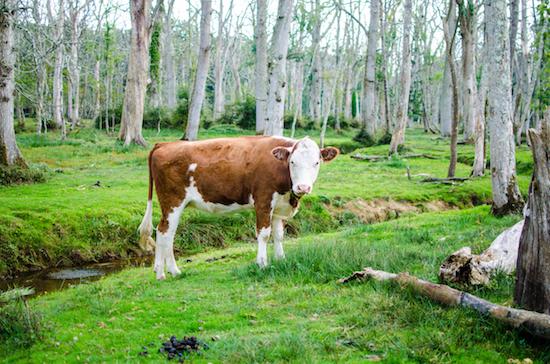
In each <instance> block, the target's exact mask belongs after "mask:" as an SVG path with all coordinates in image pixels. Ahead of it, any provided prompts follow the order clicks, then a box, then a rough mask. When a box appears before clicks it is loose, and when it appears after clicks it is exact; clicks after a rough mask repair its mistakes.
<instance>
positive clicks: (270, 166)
mask: <svg viewBox="0 0 550 364" xmlns="http://www.w3.org/2000/svg"><path fill="white" fill-rule="evenodd" d="M294 144H295V142H294V141H292V140H287V139H283V138H273V137H264V136H251V137H239V138H220V139H210V140H204V141H193V142H189V141H176V142H168V143H159V144H156V145H155V147H154V149H153V151H151V154H150V168H151V176H152V179H153V180H154V185H155V189H156V192H157V196H158V200H159V203H160V206H161V210H162V217H161V220H160V223H159V226H158V230H159V231H160V232H165V231H166V230H167V229H168V221H167V218H168V215H169V214H170V212H171V211H172V209H174V208H175V207H177V206H180V205H181V203H182V201H183V200H184V199H185V189H186V188H187V187H188V186H189V185H190V184H191V182H190V177H191V176H193V179H194V182H195V186H196V188H197V190H198V191H199V193H200V194H201V196H202V198H203V199H204V201H205V202H212V203H216V204H223V205H230V204H232V203H235V202H236V203H238V204H241V205H245V204H247V203H249V201H250V196H252V198H253V199H254V205H255V209H256V225H257V229H258V231H259V230H260V229H261V228H263V227H269V226H270V212H271V200H272V197H273V193H274V192H278V193H280V194H285V193H287V192H289V191H290V189H291V187H292V186H291V180H290V172H289V169H288V161H287V160H278V159H276V158H274V156H273V154H272V151H273V150H274V149H275V148H277V147H284V148H290V147H293V146H294ZM193 163H196V164H197V167H196V168H195V171H194V172H192V173H189V165H191V164H193Z"/></svg>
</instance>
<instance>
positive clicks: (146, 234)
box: [138, 148, 155, 252]
mask: <svg viewBox="0 0 550 364" xmlns="http://www.w3.org/2000/svg"><path fill="white" fill-rule="evenodd" d="M154 150H155V148H153V150H152V151H151V153H149V159H148V166H149V193H148V195H147V208H146V209H145V215H144V216H143V220H141V224H140V225H139V229H138V230H139V246H140V247H141V249H143V250H144V251H147V252H151V251H153V250H154V249H155V241H154V240H153V238H152V235H153V174H152V170H151V158H152V156H153V152H154Z"/></svg>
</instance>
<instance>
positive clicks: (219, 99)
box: [214, 0, 225, 120]
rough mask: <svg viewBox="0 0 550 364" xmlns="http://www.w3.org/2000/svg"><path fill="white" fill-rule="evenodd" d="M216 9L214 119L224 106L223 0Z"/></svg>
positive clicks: (219, 114) (220, 114)
mask: <svg viewBox="0 0 550 364" xmlns="http://www.w3.org/2000/svg"><path fill="white" fill-rule="evenodd" d="M219 2H220V9H219V11H218V37H217V38H216V58H215V59H214V120H216V119H218V118H219V117H220V116H222V114H223V110H224V108H225V96H224V93H223V82H224V77H223V76H224V73H225V62H224V55H225V51H224V48H225V46H224V43H225V42H224V41H223V28H224V22H223V0H219Z"/></svg>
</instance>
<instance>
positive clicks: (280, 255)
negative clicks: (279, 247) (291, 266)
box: [275, 253, 286, 260]
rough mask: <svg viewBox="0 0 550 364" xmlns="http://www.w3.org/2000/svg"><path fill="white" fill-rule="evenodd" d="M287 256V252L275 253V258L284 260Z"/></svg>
mask: <svg viewBox="0 0 550 364" xmlns="http://www.w3.org/2000/svg"><path fill="white" fill-rule="evenodd" d="M285 258H286V257H285V253H283V254H279V255H275V260H283V259H285Z"/></svg>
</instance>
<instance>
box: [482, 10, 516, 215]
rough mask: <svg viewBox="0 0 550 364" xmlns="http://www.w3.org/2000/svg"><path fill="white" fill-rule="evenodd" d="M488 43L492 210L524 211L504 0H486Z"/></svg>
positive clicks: (504, 211)
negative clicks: (514, 124) (513, 119)
mask: <svg viewBox="0 0 550 364" xmlns="http://www.w3.org/2000/svg"><path fill="white" fill-rule="evenodd" d="M485 26H486V28H485V31H486V32H487V34H488V35H489V36H490V37H491V39H492V41H491V42H489V43H488V44H487V62H486V64H487V65H490V66H489V67H487V70H486V71H487V99H488V105H489V111H488V116H487V124H488V126H489V136H490V147H491V177H492V178H491V182H492V186H493V213H494V214H496V215H503V214H508V213H514V212H519V211H521V208H522V206H523V201H522V199H521V195H520V193H519V189H518V185H517V180H516V154H515V146H514V135H513V130H512V102H511V101H512V93H511V80H510V60H509V57H510V53H509V37H508V24H507V16H506V1H505V0H486V1H485Z"/></svg>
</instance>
